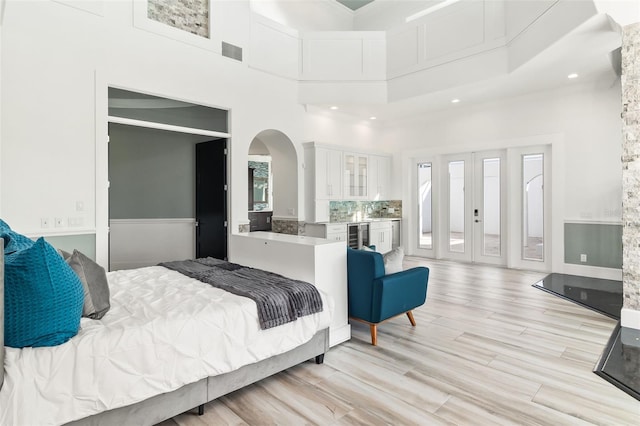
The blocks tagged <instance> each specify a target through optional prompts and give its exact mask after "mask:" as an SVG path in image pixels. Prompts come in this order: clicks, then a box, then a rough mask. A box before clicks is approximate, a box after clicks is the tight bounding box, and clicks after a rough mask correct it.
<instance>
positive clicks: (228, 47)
mask: <svg viewBox="0 0 640 426" xmlns="http://www.w3.org/2000/svg"><path fill="white" fill-rule="evenodd" d="M222 56H226V57H227V58H231V59H235V60H236V61H240V62H242V47H238V46H234V45H233V44H230V43H226V42H224V41H223V42H222Z"/></svg>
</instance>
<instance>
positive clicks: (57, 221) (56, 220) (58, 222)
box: [54, 217, 64, 228]
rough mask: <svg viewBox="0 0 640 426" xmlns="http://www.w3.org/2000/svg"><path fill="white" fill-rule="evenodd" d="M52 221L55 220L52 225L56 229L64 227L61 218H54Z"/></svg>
mask: <svg viewBox="0 0 640 426" xmlns="http://www.w3.org/2000/svg"><path fill="white" fill-rule="evenodd" d="M54 220H55V222H54V223H55V226H56V228H61V227H63V226H64V219H63V218H61V217H56V218H55V219H54Z"/></svg>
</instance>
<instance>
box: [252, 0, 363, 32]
mask: <svg viewBox="0 0 640 426" xmlns="http://www.w3.org/2000/svg"><path fill="white" fill-rule="evenodd" d="M249 3H250V5H251V10H252V11H253V12H255V13H257V14H259V15H262V16H264V17H266V18H269V19H271V20H273V21H275V22H277V23H279V24H282V25H285V26H287V27H290V28H293V29H295V30H298V31H350V30H353V29H354V28H353V12H352V11H350V10H349V9H348V8H346V7H344V6H342V5H341V4H340V3H338V2H337V1H335V0H316V1H282V0H279V1H278V0H250V2H249Z"/></svg>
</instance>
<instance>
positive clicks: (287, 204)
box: [247, 129, 300, 235]
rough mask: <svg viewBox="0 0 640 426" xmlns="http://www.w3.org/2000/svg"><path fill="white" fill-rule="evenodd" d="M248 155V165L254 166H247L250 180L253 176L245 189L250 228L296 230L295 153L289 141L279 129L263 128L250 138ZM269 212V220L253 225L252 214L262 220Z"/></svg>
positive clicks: (296, 232)
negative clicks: (251, 182)
mask: <svg viewBox="0 0 640 426" xmlns="http://www.w3.org/2000/svg"><path fill="white" fill-rule="evenodd" d="M248 155H249V164H248V167H250V168H251V167H252V166H253V168H254V170H255V169H256V168H257V169H258V170H257V171H253V172H252V171H251V170H249V173H251V174H250V181H251V177H252V176H253V177H254V179H253V184H252V185H251V186H250V187H249V188H248V192H247V200H248V203H247V207H248V210H249V218H250V220H251V225H250V228H254V230H264V229H257V228H265V227H266V228H270V230H271V231H273V232H279V233H284V234H294V235H297V234H299V233H300V232H299V227H300V224H299V221H298V160H297V158H298V156H297V153H296V149H295V146H294V145H293V142H292V141H291V139H290V138H289V137H288V136H287V135H286V134H284V133H283V132H281V131H279V130H275V129H267V130H263V131H261V132H260V133H258V134H257V135H256V136H255V137H254V138H253V140H252V141H251V144H250V145H249V152H248ZM257 163H258V164H257ZM260 212H262V213H260ZM269 212H271V213H270V215H271V216H270V219H269V223H268V224H266V226H265V224H264V222H263V223H261V224H260V226H257V227H256V224H255V222H254V219H252V217H255V218H259V219H257V220H260V218H261V219H262V220H264V218H265V217H268V216H269ZM269 225H270V226H269Z"/></svg>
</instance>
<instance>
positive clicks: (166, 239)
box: [106, 88, 230, 270]
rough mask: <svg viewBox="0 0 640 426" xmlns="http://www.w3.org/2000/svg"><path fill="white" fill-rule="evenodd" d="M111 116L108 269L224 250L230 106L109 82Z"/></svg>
mask: <svg viewBox="0 0 640 426" xmlns="http://www.w3.org/2000/svg"><path fill="white" fill-rule="evenodd" d="M108 122H109V123H108V131H109V140H110V143H109V147H108V156H107V165H108V166H107V167H108V179H109V188H108V189H107V196H106V198H107V203H106V204H107V210H108V217H107V220H108V230H109V231H108V238H107V241H108V265H109V269H111V270H114V269H129V268H137V267H141V266H149V265H155V264H157V263H159V262H163V261H170V260H176V259H187V258H194V257H198V256H199V257H206V256H212V257H218V258H226V254H227V237H228V235H227V234H228V232H227V214H228V213H227V205H228V202H227V156H226V149H227V146H226V145H227V141H228V138H229V136H230V135H229V134H228V133H226V130H227V111H225V110H220V109H216V108H211V107H205V106H202V105H196V104H191V103H187V102H182V101H176V100H172V99H167V98H161V97H157V96H152V95H146V94H141V93H136V92H130V91H127V90H121V89H116V88H109V116H108ZM212 129H221V130H224V131H218V130H212ZM203 147H210V148H209V149H206V150H204V149H203ZM211 241H215V246H213V245H212V244H211Z"/></svg>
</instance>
